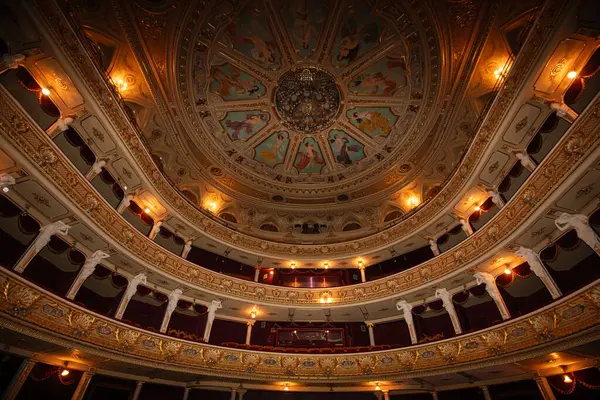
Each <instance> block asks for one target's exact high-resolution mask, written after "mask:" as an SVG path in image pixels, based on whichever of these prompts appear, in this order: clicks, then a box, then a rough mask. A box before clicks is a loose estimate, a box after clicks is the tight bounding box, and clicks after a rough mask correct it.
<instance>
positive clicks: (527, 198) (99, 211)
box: [0, 88, 600, 306]
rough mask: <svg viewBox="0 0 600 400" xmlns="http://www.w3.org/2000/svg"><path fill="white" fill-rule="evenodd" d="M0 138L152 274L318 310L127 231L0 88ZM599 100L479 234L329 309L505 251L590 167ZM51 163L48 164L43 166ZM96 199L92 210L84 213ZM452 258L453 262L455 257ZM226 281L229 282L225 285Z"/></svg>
mask: <svg viewBox="0 0 600 400" xmlns="http://www.w3.org/2000/svg"><path fill="white" fill-rule="evenodd" d="M0 100H2V101H0V138H2V139H4V140H6V141H7V142H8V143H10V145H12V146H13V147H14V149H15V153H20V154H21V155H22V157H23V158H24V159H26V160H28V162H30V163H32V164H33V167H32V168H35V169H36V170H37V171H40V172H41V173H42V174H43V175H45V176H46V177H47V180H48V181H49V182H48V183H47V184H48V185H54V186H55V190H56V191H57V192H62V193H63V194H64V197H65V198H66V199H68V200H63V201H64V202H65V203H66V204H68V202H71V205H70V206H69V208H70V209H71V210H72V211H74V212H76V213H78V214H77V215H78V216H79V217H80V218H81V217H83V219H84V220H86V219H87V221H88V222H87V223H86V224H87V225H89V226H90V227H91V228H93V229H94V230H96V231H97V232H98V233H101V234H103V235H104V236H105V238H106V239H110V240H112V242H113V245H114V246H115V247H117V248H121V249H124V250H125V251H126V252H128V253H129V254H130V256H131V257H133V258H134V259H137V260H139V261H140V262H143V263H145V264H146V265H148V266H150V268H152V269H153V270H155V271H159V272H161V273H163V274H166V275H170V277H171V278H174V279H175V280H177V281H179V282H183V283H184V284H186V285H191V286H196V287H197V288H199V289H201V290H205V291H208V292H211V293H218V294H219V295H223V296H224V297H235V298H239V299H243V300H250V301H256V300H257V299H259V300H260V301H261V302H264V303H271V304H286V306H291V305H305V306H306V305H313V306H320V303H319V300H320V298H319V297H318V296H315V293H316V292H315V290H319V289H313V290H311V289H296V288H285V287H277V286H272V285H265V284H260V283H255V282H249V281H246V280H242V279H237V278H232V277H228V276H224V275H222V274H220V273H217V272H213V271H210V270H208V269H206V268H203V267H200V266H198V265H196V264H193V263H191V262H189V261H187V260H185V259H183V258H181V257H179V256H177V255H175V254H173V253H171V252H170V251H168V250H166V249H164V248H163V247H161V246H160V245H158V244H157V243H155V242H153V241H152V240H150V239H149V238H148V237H146V236H144V235H143V234H141V233H140V232H139V231H137V230H136V229H134V228H133V227H131V225H130V224H129V223H128V222H127V221H126V220H125V218H124V217H123V216H122V215H120V214H118V213H117V212H116V210H115V209H114V208H112V207H111V206H110V205H109V204H108V203H107V202H106V200H105V199H104V198H103V197H101V196H100V194H99V193H98V192H97V191H96V190H95V189H94V188H93V187H92V186H91V184H90V183H89V182H88V181H87V180H86V179H85V178H84V177H83V175H82V174H81V173H80V172H79V171H78V170H77V169H75V167H74V166H73V165H72V163H71V162H70V161H69V160H68V159H67V158H66V156H65V155H64V154H63V153H62V151H60V149H58V148H57V147H56V145H55V144H54V143H53V142H52V141H51V139H50V138H49V137H48V135H47V134H46V133H45V132H43V131H42V130H41V129H40V128H39V127H38V126H37V125H36V124H35V122H33V121H32V120H31V119H30V117H29V116H28V115H27V114H26V113H25V112H24V111H23V110H22V109H21V108H20V106H18V105H17V104H16V103H15V101H14V99H12V97H11V96H10V94H8V93H7V92H6V91H5V90H4V89H3V88H0ZM599 119H600V96H596V98H595V99H594V101H593V102H592V103H591V104H590V106H589V108H588V110H587V111H586V112H584V113H583V114H582V115H581V116H580V117H579V118H578V119H577V120H576V122H575V123H574V124H573V126H571V127H570V129H569V130H568V131H567V133H565V135H564V136H563V138H562V139H561V140H560V141H559V143H558V144H557V145H556V146H555V148H554V149H553V150H552V152H551V153H550V154H549V155H548V156H547V157H546V158H545V159H544V161H543V162H542V163H541V164H540V165H539V166H538V167H537V168H536V170H535V171H534V172H533V174H532V175H531V176H530V178H529V179H528V180H527V181H526V182H525V184H524V185H523V186H522V187H521V188H520V189H519V191H518V192H517V193H516V194H515V196H514V197H513V198H512V199H511V201H510V202H508V203H507V204H506V206H505V207H503V208H502V209H501V210H500V211H499V212H498V213H497V214H496V215H495V216H494V218H492V219H491V220H490V221H489V222H488V223H487V224H486V225H485V226H484V227H483V228H482V229H480V230H479V231H477V232H476V233H475V234H473V235H471V236H469V237H468V238H467V239H466V240H465V241H463V242H462V243H460V244H459V245H457V246H455V247H454V248H452V249H450V250H449V251H447V252H445V253H443V254H441V255H440V256H437V257H435V258H433V259H431V260H429V261H427V262H425V263H423V264H421V265H419V266H416V267H413V268H410V269H408V270H406V271H403V272H400V273H398V274H395V275H391V276H389V277H386V278H383V279H379V280H376V281H373V282H367V283H364V284H359V285H353V286H352V287H338V288H331V290H330V292H331V298H332V300H333V304H334V305H335V306H341V305H349V304H357V303H359V304H360V303H364V302H367V301H374V300H378V299H385V298H391V297H394V296H398V295H399V294H401V293H406V292H407V291H409V290H415V289H416V288H418V287H420V286H421V285H425V284H427V283H431V281H434V280H439V279H442V278H443V277H445V276H447V275H449V274H454V273H457V272H459V271H460V270H462V269H464V268H467V267H468V266H469V265H470V264H473V263H475V262H477V261H478V260H480V259H481V258H482V257H484V256H485V255H486V254H489V253H490V251H492V250H493V249H494V248H498V247H499V246H503V245H506V244H507V243H508V242H509V241H510V240H511V238H512V237H513V236H514V235H515V233H518V232H517V231H519V229H515V227H517V226H519V227H520V230H522V229H524V228H523V227H524V226H526V224H525V223H524V222H525V221H526V220H527V219H531V218H532V217H534V216H535V215H536V214H539V213H540V212H542V211H543V207H542V205H543V202H544V201H546V200H548V198H549V197H550V195H551V194H554V193H555V192H556V189H557V187H559V186H560V184H561V183H564V182H563V180H564V179H565V178H567V179H575V177H576V174H574V173H573V172H574V171H575V170H576V168H578V167H580V166H581V164H582V163H584V162H586V161H587V162H588V163H589V162H591V161H593V160H590V157H588V153H589V152H590V151H592V150H594V149H597V142H598V140H599V139H600V123H599ZM49 158H50V159H52V160H53V161H52V162H51V163H49V162H48V161H47V160H48V159H49ZM89 199H95V203H96V204H97V206H96V207H93V208H90V207H87V204H88V203H89ZM457 255H460V257H458V256H457ZM225 282H228V283H227V285H225Z"/></svg>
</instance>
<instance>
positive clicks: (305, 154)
mask: <svg viewBox="0 0 600 400" xmlns="http://www.w3.org/2000/svg"><path fill="white" fill-rule="evenodd" d="M298 155H299V156H300V158H299V159H298V161H297V162H296V169H298V171H302V170H304V169H309V168H310V167H312V166H314V164H325V161H324V160H323V159H322V158H321V156H320V155H319V153H318V152H317V151H316V150H315V146H314V145H313V144H312V143H311V142H310V141H306V142H304V149H301V151H300V152H298Z"/></svg>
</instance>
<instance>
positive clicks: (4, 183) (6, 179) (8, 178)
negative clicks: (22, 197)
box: [0, 174, 15, 193]
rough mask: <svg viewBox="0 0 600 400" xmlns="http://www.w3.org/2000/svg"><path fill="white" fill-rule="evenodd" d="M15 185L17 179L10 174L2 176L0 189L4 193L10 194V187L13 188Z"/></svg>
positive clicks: (0, 175) (0, 176) (0, 177)
mask: <svg viewBox="0 0 600 400" xmlns="http://www.w3.org/2000/svg"><path fill="white" fill-rule="evenodd" d="M14 184H15V178H14V177H13V176H12V175H9V174H0V188H1V189H2V191H3V192H4V193H8V191H9V190H10V189H9V186H13V185H14Z"/></svg>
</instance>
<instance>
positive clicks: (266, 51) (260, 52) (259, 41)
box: [231, 20, 276, 64]
mask: <svg viewBox="0 0 600 400" xmlns="http://www.w3.org/2000/svg"><path fill="white" fill-rule="evenodd" d="M250 25H251V28H250V29H248V27H247V26H246V28H245V29H244V34H242V35H240V34H238V33H237V32H236V29H235V25H233V24H232V25H231V36H232V38H233V41H234V44H238V45H240V44H245V43H249V44H250V45H251V49H250V55H251V56H252V58H253V59H254V60H255V61H256V62H258V63H259V64H274V63H275V62H276V56H275V54H276V50H275V46H274V44H273V43H272V42H271V41H267V40H265V39H263V38H262V37H261V36H260V35H258V34H256V33H253V32H262V31H263V28H262V27H261V26H260V24H259V23H258V21H255V20H252V22H251V24H250ZM255 28H256V29H255Z"/></svg>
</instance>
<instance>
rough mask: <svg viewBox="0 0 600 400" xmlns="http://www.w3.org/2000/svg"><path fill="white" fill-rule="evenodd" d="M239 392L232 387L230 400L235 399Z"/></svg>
mask: <svg viewBox="0 0 600 400" xmlns="http://www.w3.org/2000/svg"><path fill="white" fill-rule="evenodd" d="M236 394H237V391H236V390H235V389H231V397H229V399H230V400H235V396H236Z"/></svg>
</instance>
